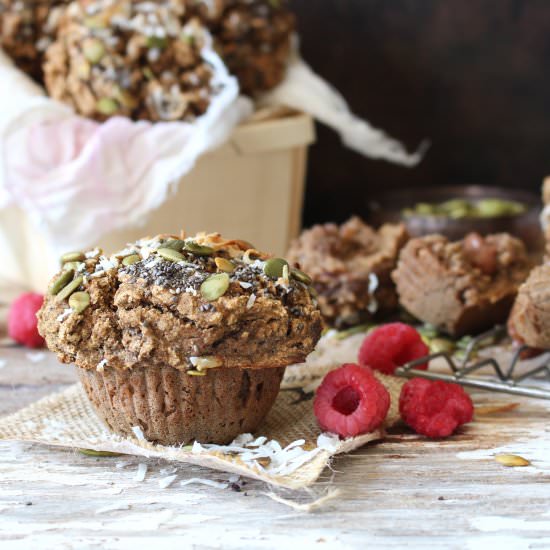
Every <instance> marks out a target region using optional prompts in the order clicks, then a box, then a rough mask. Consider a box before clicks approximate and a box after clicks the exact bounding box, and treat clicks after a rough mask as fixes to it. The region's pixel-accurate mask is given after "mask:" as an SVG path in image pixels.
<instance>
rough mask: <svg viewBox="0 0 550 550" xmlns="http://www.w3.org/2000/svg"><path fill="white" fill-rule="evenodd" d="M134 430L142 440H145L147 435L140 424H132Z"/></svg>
mask: <svg viewBox="0 0 550 550" xmlns="http://www.w3.org/2000/svg"><path fill="white" fill-rule="evenodd" d="M132 431H133V432H134V435H135V436H136V437H137V438H138V439H139V440H140V441H145V436H144V435H143V430H142V429H141V427H140V426H132Z"/></svg>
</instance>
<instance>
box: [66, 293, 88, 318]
mask: <svg viewBox="0 0 550 550" xmlns="http://www.w3.org/2000/svg"><path fill="white" fill-rule="evenodd" d="M89 305H90V295H89V294H88V293H87V292H75V293H74V294H71V297H70V298H69V306H70V307H71V309H72V310H73V311H74V312H75V313H82V312H83V311H84V310H85V309H86V308H87V307H88V306H89Z"/></svg>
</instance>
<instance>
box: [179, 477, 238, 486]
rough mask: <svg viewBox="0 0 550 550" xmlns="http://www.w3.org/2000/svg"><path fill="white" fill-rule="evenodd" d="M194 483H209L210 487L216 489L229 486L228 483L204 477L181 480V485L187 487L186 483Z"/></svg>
mask: <svg viewBox="0 0 550 550" xmlns="http://www.w3.org/2000/svg"><path fill="white" fill-rule="evenodd" d="M193 483H196V484H198V485H208V486H209V487H215V488H216V489H227V487H229V484H228V483H223V482H221V481H213V480H212V479H206V478H203V477H192V478H191V479H186V480H185V481H181V482H180V485H181V486H182V487H185V486H186V485H192V484H193Z"/></svg>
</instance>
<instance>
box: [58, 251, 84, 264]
mask: <svg viewBox="0 0 550 550" xmlns="http://www.w3.org/2000/svg"><path fill="white" fill-rule="evenodd" d="M85 259H86V256H84V253H82V252H67V253H66V254H63V256H61V258H60V261H61V263H62V264H66V263H67V262H83V261H84V260H85Z"/></svg>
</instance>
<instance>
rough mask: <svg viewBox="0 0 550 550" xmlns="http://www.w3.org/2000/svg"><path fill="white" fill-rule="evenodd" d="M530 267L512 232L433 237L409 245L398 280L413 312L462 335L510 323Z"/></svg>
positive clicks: (395, 274)
mask: <svg viewBox="0 0 550 550" xmlns="http://www.w3.org/2000/svg"><path fill="white" fill-rule="evenodd" d="M530 269H531V262H530V260H529V257H528V255H527V250H526V248H525V245H524V244H523V242H522V241H520V240H519V239H516V238H515V237H512V236H511V235H508V234H507V233H500V234H496V235H488V236H487V237H482V236H481V235H479V234H477V233H470V234H469V235H468V236H466V238H464V239H462V240H460V241H454V242H453V241H449V240H448V239H447V238H446V237H443V236H442V235H428V236H426V237H419V238H416V239H411V240H410V241H409V242H408V243H407V245H406V246H405V247H404V248H403V250H402V251H401V254H400V255H399V262H398V264H397V268H396V269H395V271H394V272H393V274H392V276H393V280H394V281H395V283H396V285H397V292H398V294H399V301H400V303H401V305H402V306H403V307H404V308H405V309H407V311H409V313H411V314H412V315H414V316H415V317H416V318H418V319H420V320H422V321H424V322H425V323H430V324H431V325H434V326H436V327H438V328H440V329H442V330H444V331H445V332H447V333H448V334H451V335H453V336H462V335H465V334H476V333H478V332H481V331H483V330H488V329H490V328H492V327H493V326H494V325H495V324H498V323H505V322H506V319H507V317H508V314H509V312H510V308H511V307H512V304H513V302H514V299H515V297H516V294H517V291H518V288H519V287H520V285H521V283H522V282H523V281H524V280H525V279H526V278H527V276H528V275H529V271H530Z"/></svg>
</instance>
